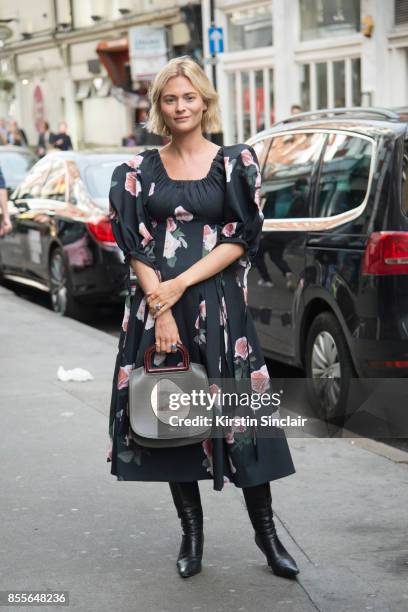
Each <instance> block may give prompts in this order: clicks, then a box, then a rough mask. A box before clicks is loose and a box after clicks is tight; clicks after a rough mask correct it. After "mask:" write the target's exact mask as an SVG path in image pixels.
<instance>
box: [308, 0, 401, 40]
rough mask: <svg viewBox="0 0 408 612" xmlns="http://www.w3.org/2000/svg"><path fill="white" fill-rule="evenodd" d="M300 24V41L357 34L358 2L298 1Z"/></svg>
mask: <svg viewBox="0 0 408 612" xmlns="http://www.w3.org/2000/svg"><path fill="white" fill-rule="evenodd" d="M402 1H403V0H402ZM300 24H301V34H300V36H301V40H312V39H316V38H327V37H331V36H344V35H345V34H351V33H353V32H358V31H359V30H360V0H300Z"/></svg>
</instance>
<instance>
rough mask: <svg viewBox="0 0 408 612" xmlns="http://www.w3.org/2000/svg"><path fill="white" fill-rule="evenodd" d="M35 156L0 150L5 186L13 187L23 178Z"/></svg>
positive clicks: (0, 163)
mask: <svg viewBox="0 0 408 612" xmlns="http://www.w3.org/2000/svg"><path fill="white" fill-rule="evenodd" d="M35 161H36V158H35V157H34V156H32V155H19V154H18V153H10V152H7V153H6V152H4V153H2V152H0V166H1V169H2V172H3V174H4V178H5V181H6V185H7V187H12V188H13V189H14V188H15V187H17V185H18V184H19V183H21V182H22V180H23V179H24V178H25V176H26V174H27V172H28V171H29V169H30V168H31V166H32V165H33V164H34V163H35Z"/></svg>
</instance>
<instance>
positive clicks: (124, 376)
mask: <svg viewBox="0 0 408 612" xmlns="http://www.w3.org/2000/svg"><path fill="white" fill-rule="evenodd" d="M131 369H132V365H126V366H123V367H121V368H119V373H118V382H117V387H118V390H120V389H124V388H125V387H127V386H128V385H129V372H130V371H131Z"/></svg>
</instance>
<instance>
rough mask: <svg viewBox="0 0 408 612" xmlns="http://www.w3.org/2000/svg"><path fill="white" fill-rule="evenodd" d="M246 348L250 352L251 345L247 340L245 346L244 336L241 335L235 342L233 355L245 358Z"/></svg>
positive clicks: (246, 355) (246, 354)
mask: <svg viewBox="0 0 408 612" xmlns="http://www.w3.org/2000/svg"><path fill="white" fill-rule="evenodd" d="M248 350H249V352H250V353H252V347H251V345H250V344H249V342H248V346H247V339H246V337H245V336H242V337H241V338H238V340H237V341H236V342H235V355H234V357H241V359H246V358H247V357H248Z"/></svg>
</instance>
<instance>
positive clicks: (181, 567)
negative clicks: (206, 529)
mask: <svg viewBox="0 0 408 612" xmlns="http://www.w3.org/2000/svg"><path fill="white" fill-rule="evenodd" d="M169 485H170V491H171V494H172V496H173V500H174V505H175V506H176V510H177V515H178V517H179V519H180V521H181V527H182V530H183V533H182V539H181V546H180V551H179V555H178V558H177V568H178V571H179V574H180V576H182V577H183V578H188V577H189V576H194V574H198V573H199V572H201V560H202V556H203V544H204V533H203V509H202V507H201V498H200V489H199V487H198V482H197V481H193V482H169Z"/></svg>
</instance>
